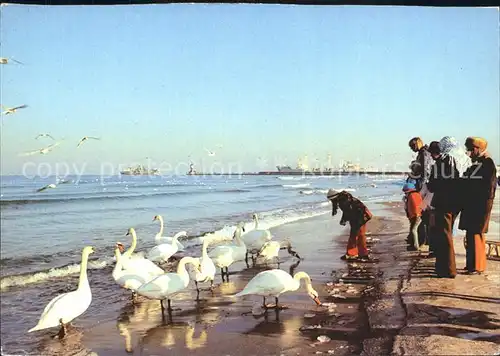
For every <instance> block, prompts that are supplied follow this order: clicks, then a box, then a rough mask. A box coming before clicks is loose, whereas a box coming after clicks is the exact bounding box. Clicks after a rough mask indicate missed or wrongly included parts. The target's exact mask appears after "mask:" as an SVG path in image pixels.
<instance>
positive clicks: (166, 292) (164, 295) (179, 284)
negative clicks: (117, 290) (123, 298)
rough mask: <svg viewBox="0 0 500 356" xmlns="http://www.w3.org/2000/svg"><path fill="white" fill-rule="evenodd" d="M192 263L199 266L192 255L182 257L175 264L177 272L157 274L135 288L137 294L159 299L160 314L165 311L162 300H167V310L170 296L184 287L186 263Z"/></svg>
mask: <svg viewBox="0 0 500 356" xmlns="http://www.w3.org/2000/svg"><path fill="white" fill-rule="evenodd" d="M187 263H192V264H194V265H195V266H196V267H199V263H200V262H199V260H198V259H197V258H193V257H183V258H182V259H181V260H180V261H179V264H178V265H177V273H165V274H162V275H161V276H158V277H156V278H154V279H152V280H151V281H149V282H148V283H145V284H143V285H142V286H140V287H139V289H138V290H137V294H139V295H142V296H144V297H146V298H150V299H159V300H160V304H161V312H162V314H163V313H164V312H165V307H164V306H163V300H164V299H167V301H168V311H169V312H170V311H171V310H172V308H171V307H170V298H171V297H172V296H173V295H175V294H176V293H178V292H180V291H181V290H183V289H185V288H186V287H187V286H188V284H189V275H188V273H187V271H186V264H187Z"/></svg>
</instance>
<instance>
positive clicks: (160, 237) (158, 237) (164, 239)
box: [153, 215, 184, 251]
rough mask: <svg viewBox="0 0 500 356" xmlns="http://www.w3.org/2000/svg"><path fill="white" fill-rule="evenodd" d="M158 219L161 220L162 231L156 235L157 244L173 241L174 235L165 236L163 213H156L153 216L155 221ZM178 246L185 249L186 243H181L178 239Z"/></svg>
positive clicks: (180, 249)
mask: <svg viewBox="0 0 500 356" xmlns="http://www.w3.org/2000/svg"><path fill="white" fill-rule="evenodd" d="M156 220H159V221H160V232H158V233H157V234H156V235H155V242H156V244H157V245H160V244H169V243H171V242H172V240H173V239H174V238H173V237H171V236H163V217H162V216H161V215H155V217H154V218H153V221H156ZM177 248H178V251H184V245H183V244H181V243H180V242H179V241H177Z"/></svg>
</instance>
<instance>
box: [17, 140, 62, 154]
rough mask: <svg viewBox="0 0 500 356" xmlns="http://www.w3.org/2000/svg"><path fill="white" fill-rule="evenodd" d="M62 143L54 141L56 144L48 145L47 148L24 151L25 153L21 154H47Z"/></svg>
mask: <svg viewBox="0 0 500 356" xmlns="http://www.w3.org/2000/svg"><path fill="white" fill-rule="evenodd" d="M60 144H61V143H60V142H56V143H54V144H52V145H50V146H47V147H45V148H40V149H38V150H34V151H30V152H26V153H23V154H21V156H32V155H36V154H37V153H38V154H42V155H45V154H47V153H49V152H50V151H52V150H53V149H54V147H57V146H59V145H60Z"/></svg>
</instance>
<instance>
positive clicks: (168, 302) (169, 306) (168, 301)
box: [167, 299, 172, 313]
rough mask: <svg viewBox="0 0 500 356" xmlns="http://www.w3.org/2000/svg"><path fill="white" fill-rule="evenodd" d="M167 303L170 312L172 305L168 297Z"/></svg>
mask: <svg viewBox="0 0 500 356" xmlns="http://www.w3.org/2000/svg"><path fill="white" fill-rule="evenodd" d="M167 305H168V308H167V310H168V312H169V313H171V312H172V306H171V305H170V299H167Z"/></svg>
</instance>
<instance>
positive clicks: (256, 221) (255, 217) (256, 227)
mask: <svg viewBox="0 0 500 356" xmlns="http://www.w3.org/2000/svg"><path fill="white" fill-rule="evenodd" d="M253 220H254V221H255V230H257V229H258V228H259V218H258V217H257V215H255V216H254V217H253Z"/></svg>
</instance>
